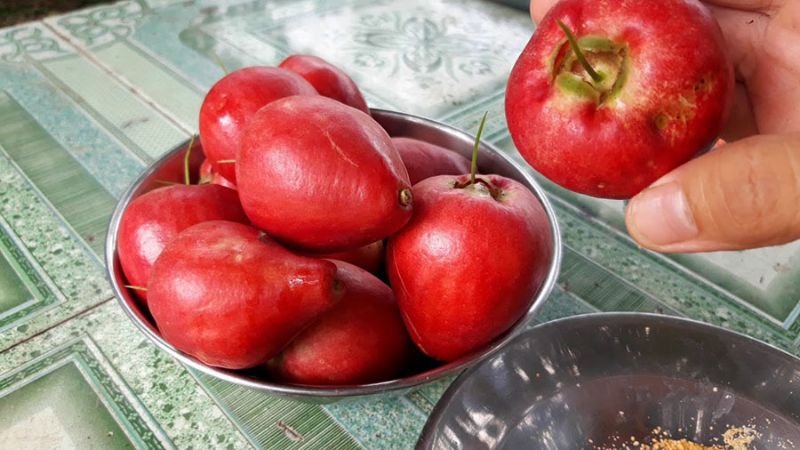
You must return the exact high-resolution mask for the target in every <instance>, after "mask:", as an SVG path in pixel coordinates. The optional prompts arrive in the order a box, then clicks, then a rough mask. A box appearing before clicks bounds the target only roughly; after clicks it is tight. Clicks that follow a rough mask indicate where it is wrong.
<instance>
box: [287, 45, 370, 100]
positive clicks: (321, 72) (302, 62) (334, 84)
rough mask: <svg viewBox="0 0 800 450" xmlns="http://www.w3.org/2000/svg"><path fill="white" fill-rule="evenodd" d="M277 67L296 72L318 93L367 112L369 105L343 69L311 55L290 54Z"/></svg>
mask: <svg viewBox="0 0 800 450" xmlns="http://www.w3.org/2000/svg"><path fill="white" fill-rule="evenodd" d="M278 67H280V68H282V69H286V70H291V71H292V72H295V73H297V74H298V75H300V76H301V77H303V78H305V79H306V81H308V82H309V83H311V85H312V86H314V88H315V89H316V90H317V92H319V94H320V95H324V96H325V97H328V98H332V99H334V100H338V101H340V102H342V103H344V104H345V105H348V106H352V107H353V108H356V109H360V110H361V111H364V112H365V113H367V114H369V107H367V101H366V100H364V96H363V95H362V94H361V90H360V89H358V86H357V85H356V83H355V81H353V79H352V78H350V77H349V76H348V75H347V74H346V73H344V71H342V70H341V69H339V68H338V67H336V66H334V65H333V64H331V63H329V62H327V61H325V60H324V59H322V58H320V57H317V56H312V55H292V56H289V57H288V58H286V59H284V60H283V62H281V63H280V65H278Z"/></svg>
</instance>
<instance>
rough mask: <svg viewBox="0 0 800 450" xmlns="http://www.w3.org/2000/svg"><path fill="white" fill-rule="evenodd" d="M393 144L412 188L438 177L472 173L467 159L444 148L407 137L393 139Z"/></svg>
mask: <svg viewBox="0 0 800 450" xmlns="http://www.w3.org/2000/svg"><path fill="white" fill-rule="evenodd" d="M392 142H393V143H394V148H396V149H397V152H398V153H400V157H401V158H403V164H405V166H406V170H408V179H409V180H410V181H411V185H412V186H413V185H415V184H417V183H419V182H420V181H422V180H424V179H425V178H430V177H433V176H436V175H463V174H465V173H469V171H470V162H469V160H468V159H467V158H464V157H463V156H461V155H459V154H458V153H456V152H454V151H452V150H448V149H446V148H444V147H440V146H438V145H434V144H430V143H428V142H425V141H420V140H419V139H412V138H407V137H393V138H392Z"/></svg>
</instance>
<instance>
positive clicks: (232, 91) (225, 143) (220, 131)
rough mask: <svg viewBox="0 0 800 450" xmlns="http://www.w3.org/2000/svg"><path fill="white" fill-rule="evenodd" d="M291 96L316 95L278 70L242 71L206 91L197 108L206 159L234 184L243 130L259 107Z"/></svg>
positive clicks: (302, 81) (297, 79)
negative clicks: (234, 160)
mask: <svg viewBox="0 0 800 450" xmlns="http://www.w3.org/2000/svg"><path fill="white" fill-rule="evenodd" d="M290 95H317V91H316V89H314V87H313V86H311V85H310V84H309V83H308V82H307V81H306V80H305V79H303V78H302V77H301V76H299V75H297V74H296V73H294V72H291V71H288V70H284V69H279V68H277V67H245V68H243V69H239V70H236V71H234V72H231V73H229V74H228V75H225V76H224V77H223V78H222V79H220V80H219V81H217V83H216V84H214V86H212V87H211V89H210V90H209V91H208V94H206V97H205V99H204V100H203V104H202V106H201V107H200V141H201V142H202V144H203V149H204V151H205V154H206V156H207V157H208V159H210V160H211V164H212V165H214V168H215V169H216V170H217V172H219V173H220V174H222V176H223V177H225V178H227V179H228V180H230V181H231V182H232V183H234V184H236V169H235V167H234V165H233V164H217V163H216V161H220V160H230V159H236V151H237V148H238V147H239V140H240V138H241V134H242V130H243V129H244V127H245V126H246V125H247V122H248V121H249V120H250V117H251V116H252V115H253V114H255V112H256V111H258V110H259V109H260V108H261V107H262V106H264V105H266V104H268V103H270V102H272V101H275V100H277V99H279V98H283V97H288V96H290Z"/></svg>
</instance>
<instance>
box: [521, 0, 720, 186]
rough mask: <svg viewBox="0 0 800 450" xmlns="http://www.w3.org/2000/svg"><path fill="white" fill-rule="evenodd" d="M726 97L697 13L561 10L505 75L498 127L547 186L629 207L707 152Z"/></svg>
mask: <svg viewBox="0 0 800 450" xmlns="http://www.w3.org/2000/svg"><path fill="white" fill-rule="evenodd" d="M558 21H561V22H563V25H564V27H563V28H562V27H561V26H560V25H559V23H558ZM567 32H569V33H570V34H573V35H574V39H575V41H576V44H577V47H578V48H579V52H577V53H576V52H575V51H574V50H573V48H572V46H571V45H570V42H569V39H568V36H567ZM581 55H582V56H583V57H584V59H585V61H581ZM733 86H734V78H733V69H732V66H731V62H730V60H729V59H728V56H727V55H726V52H725V44H724V41H723V38H722V34H721V31H720V29H719V26H718V25H717V23H716V21H715V20H714V18H713V17H712V15H711V13H710V12H709V11H708V10H707V9H706V8H705V7H704V6H703V5H702V4H701V3H700V2H699V1H696V0H659V1H641V2H606V1H591V0H563V1H561V2H560V3H558V4H557V5H556V6H555V7H554V8H553V9H551V10H550V12H549V13H548V14H547V16H546V17H545V18H544V20H542V22H541V23H540V24H539V25H538V27H537V29H536V32H535V33H534V35H533V37H532V38H531V40H530V42H529V43H528V45H527V47H526V48H525V50H523V52H522V54H521V55H520V57H519V59H518V60H517V63H516V65H515V66H514V69H513V70H512V72H511V76H510V77H509V80H508V87H507V91H506V118H507V120H508V128H509V131H510V132H511V136H512V137H513V139H514V143H515V144H516V146H517V148H518V149H519V150H520V152H521V153H522V155H523V156H524V157H525V159H526V160H527V161H528V162H529V163H530V164H531V166H533V167H534V168H535V169H536V170H537V171H539V172H540V173H542V174H543V175H544V176H546V177H547V178H549V179H550V180H552V181H553V182H555V183H558V184H560V185H561V186H563V187H565V188H567V189H571V190H573V191H576V192H580V193H584V194H588V195H593V196H597V197H607V198H628V197H631V196H633V195H635V194H636V193H638V192H639V191H640V190H642V189H643V188H645V187H646V186H648V185H649V184H651V183H652V182H654V181H655V180H656V179H658V178H659V177H660V176H662V175H664V174H665V173H667V172H669V171H670V170H672V169H674V168H675V167H677V166H679V165H681V164H683V163H684V162H686V161H688V160H689V159H691V158H692V157H693V156H695V155H696V154H698V152H701V151H702V150H704V149H706V148H707V147H709V146H710V145H711V144H712V143H713V142H714V141H715V139H716V137H717V135H718V134H719V132H720V130H721V129H722V126H723V124H724V122H725V120H726V118H727V115H728V112H729V109H730V106H731V103H732V95H733Z"/></svg>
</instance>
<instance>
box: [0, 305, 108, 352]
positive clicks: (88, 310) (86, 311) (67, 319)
mask: <svg viewBox="0 0 800 450" xmlns="http://www.w3.org/2000/svg"><path fill="white" fill-rule="evenodd" d="M115 299H116V296H114V295H112V296H111V297H109V298H106V299H105V300H101V301H99V302H97V303H95V304H94V305H91V306H89V307H88V308H86V309H81V310H78V311H77V312H75V313H74V314H70V315H68V316H67V317H64V318H63V319H61V320H57V321H55V322H53V323H52V324H50V325H49V326H47V327H46V328H44V329H42V330H40V331H37V332H36V333H34V334H32V335H30V336H27V337H25V338H24V339H21V340H20V341H18V342H15V343H13V344H11V345H9V346H8V347H6V348H4V349H2V350H0V353H5V352H7V351H10V350H11V349H13V348H15V347H18V346H19V345H21V344H24V343H26V342H29V341H31V340H33V339H34V338H36V337H39V336H41V335H42V334H45V333H47V332H48V331H51V330H53V329H54V328H56V327H58V326H61V325H63V324H65V323H67V322H69V321H70V320H72V319H74V318H76V317H78V316H81V315H83V314H86V313H88V312H91V311H94V310H95V309H97V308H99V307H100V306H103V305H105V304H106V303H108V302H110V301H112V300H115Z"/></svg>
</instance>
